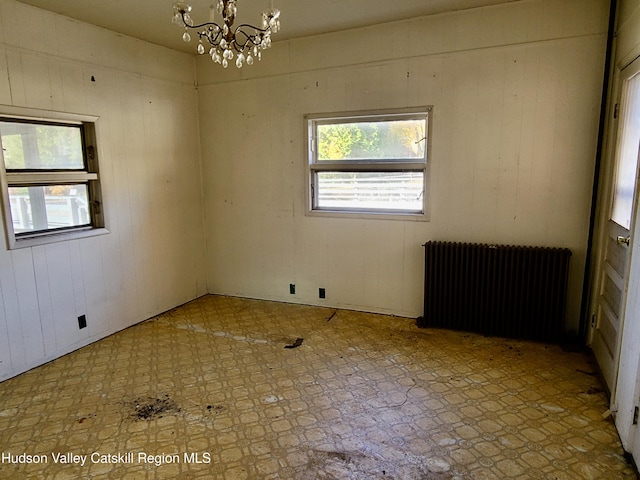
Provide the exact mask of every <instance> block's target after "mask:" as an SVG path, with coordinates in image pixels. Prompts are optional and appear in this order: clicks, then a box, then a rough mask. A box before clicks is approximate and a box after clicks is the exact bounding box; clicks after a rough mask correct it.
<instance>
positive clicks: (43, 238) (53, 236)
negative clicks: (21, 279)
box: [9, 228, 110, 250]
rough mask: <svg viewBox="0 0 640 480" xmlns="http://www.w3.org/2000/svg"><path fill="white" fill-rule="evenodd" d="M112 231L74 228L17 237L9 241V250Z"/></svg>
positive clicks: (94, 235)
mask: <svg viewBox="0 0 640 480" xmlns="http://www.w3.org/2000/svg"><path fill="white" fill-rule="evenodd" d="M108 233H110V232H109V230H107V229H106V228H88V229H86V230H74V231H70V232H60V233H50V234H44V235H38V236H33V237H24V238H16V239H13V241H11V240H10V241H9V250H16V249H19V248H27V247H36V246H38V245H48V244H50V243H58V242H67V241H69V240H78V239H80V238H89V237H96V236H98V235H106V234H108Z"/></svg>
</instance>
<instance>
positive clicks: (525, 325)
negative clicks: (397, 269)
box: [418, 241, 571, 343]
mask: <svg viewBox="0 0 640 480" xmlns="http://www.w3.org/2000/svg"><path fill="white" fill-rule="evenodd" d="M424 248H425V270H424V271H425V279H424V316H423V317H421V318H419V319H418V326H420V327H437V328H447V329H451V330H464V331H468V332H476V333H481V334H484V335H491V336H500V337H509V338H520V339H526V340H536V341H542V342H551V343H557V342H559V341H560V340H561V337H562V335H563V333H564V317H565V307H566V298H567V280H568V273H569V259H570V257H571V251H570V250H569V249H566V248H546V247H521V246H511V245H483V244H472V243H454V242H433V241H430V242H427V243H426V244H425V245H424Z"/></svg>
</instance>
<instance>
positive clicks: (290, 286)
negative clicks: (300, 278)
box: [289, 283, 296, 295]
mask: <svg viewBox="0 0 640 480" xmlns="http://www.w3.org/2000/svg"><path fill="white" fill-rule="evenodd" d="M289 293H290V294H291V295H295V293H296V286H295V284H293V283H290V284H289Z"/></svg>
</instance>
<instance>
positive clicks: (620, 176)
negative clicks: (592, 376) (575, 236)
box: [591, 61, 640, 398]
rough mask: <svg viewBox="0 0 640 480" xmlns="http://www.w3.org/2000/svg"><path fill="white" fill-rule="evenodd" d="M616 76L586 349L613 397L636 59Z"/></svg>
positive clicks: (635, 147)
mask: <svg viewBox="0 0 640 480" xmlns="http://www.w3.org/2000/svg"><path fill="white" fill-rule="evenodd" d="M620 78H621V81H622V88H621V99H620V103H619V113H618V116H619V117H618V123H619V125H618V140H617V143H616V147H615V151H614V153H613V157H614V169H613V172H612V173H613V175H611V177H610V178H611V180H610V181H611V188H610V189H609V192H610V195H609V200H610V201H609V202H608V203H607V205H608V208H607V217H606V223H605V224H604V225H603V232H602V237H601V238H602V241H601V246H600V250H599V255H600V258H599V262H598V265H599V273H598V280H597V290H596V292H595V293H596V294H597V295H596V298H595V318H594V323H593V324H592V332H591V335H592V337H591V348H592V349H593V352H594V354H595V356H596V359H597V361H598V365H599V366H600V369H601V371H602V374H603V377H604V380H605V382H606V384H607V388H608V389H609V391H610V393H611V395H612V398H613V397H614V395H615V387H616V379H617V375H618V365H619V359H620V344H621V337H622V322H623V320H624V318H623V317H624V315H623V312H624V310H625V302H626V297H627V294H626V292H627V285H628V274H629V258H630V251H631V249H630V245H631V229H632V218H634V207H635V198H636V195H635V192H636V171H637V166H638V154H639V150H640V61H636V62H634V63H632V64H631V65H630V66H629V67H627V68H625V69H624V70H623V71H622V72H621V77H620Z"/></svg>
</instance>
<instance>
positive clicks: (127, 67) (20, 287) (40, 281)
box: [0, 0, 206, 380]
mask: <svg viewBox="0 0 640 480" xmlns="http://www.w3.org/2000/svg"><path fill="white" fill-rule="evenodd" d="M92 78H93V80H94V81H92ZM0 105H14V106H23V107H32V108H38V109H47V110H57V111H63V112H72V113H82V114H89V115H97V116H99V117H100V119H99V120H98V127H97V128H98V141H99V143H100V159H99V160H100V172H101V178H102V189H103V195H104V207H105V211H106V215H107V227H108V229H109V230H110V234H108V235H104V236H99V237H93V238H88V239H81V240H74V241H67V242H61V243H55V244H50V245H47V246H39V247H34V248H25V249H20V250H14V251H7V250H6V247H5V246H4V245H1V246H0V380H3V379H5V378H8V377H10V376H13V375H16V374H18V373H20V372H23V371H25V370H27V369H29V368H31V367H34V366H36V365H39V364H42V363H44V362H46V361H48V360H50V359H53V358H56V357H58V356H60V355H62V354H65V353H67V352H69V351H71V350H74V349H76V348H79V347H81V346H83V345H86V344H88V343H90V342H92V341H95V340H97V339H99V338H103V337H104V336H106V335H109V334H111V333H113V332H116V331H118V330H120V329H123V328H126V327H128V326H130V325H132V324H134V323H137V322H140V321H142V320H144V319H147V318H149V317H151V316H153V315H155V314H157V313H160V312H163V311H166V310H168V309H171V308H172V307H174V306H177V305H179V304H182V303H184V302H186V301H188V300H191V299H193V298H196V297H197V296H200V295H203V294H205V293H206V281H205V271H204V269H203V268H202V265H203V263H204V241H203V240H204V237H203V223H202V218H203V210H202V188H201V176H200V160H199V146H198V135H199V133H198V117H197V113H196V112H197V106H198V104H197V91H196V89H195V87H194V63H193V57H192V56H190V55H186V54H182V53H178V52H174V51H171V50H168V49H165V48H161V47H157V46H154V45H150V44H146V43H144V42H140V41H137V40H134V39H131V38H127V37H123V36H121V35H118V34H115V33H112V32H108V31H106V30H103V29H100V28H97V27H93V26H90V25H86V24H82V23H80V22H76V21H74V20H71V19H69V18H66V17H62V16H59V15H55V14H51V13H49V12H45V11H43V10H39V9H36V8H32V7H29V6H26V5H23V4H20V3H17V2H14V1H13V0H0ZM0 111H1V107H0ZM82 314H85V315H86V316H87V323H88V326H87V328H86V329H83V330H79V329H78V321H77V317H78V316H79V315H82Z"/></svg>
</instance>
